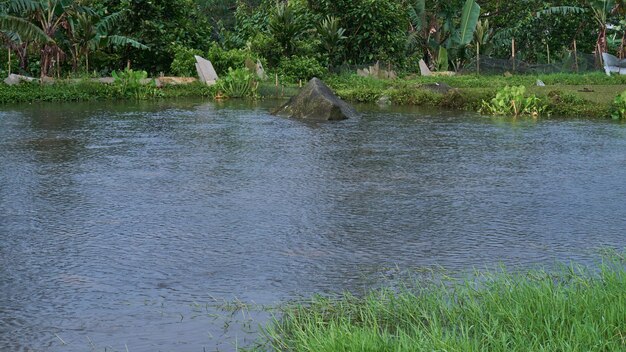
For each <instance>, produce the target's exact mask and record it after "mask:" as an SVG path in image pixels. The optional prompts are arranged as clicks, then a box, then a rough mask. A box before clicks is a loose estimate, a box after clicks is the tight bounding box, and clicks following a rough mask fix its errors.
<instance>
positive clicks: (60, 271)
mask: <svg viewBox="0 0 626 352" xmlns="http://www.w3.org/2000/svg"><path fill="white" fill-rule="evenodd" d="M273 104H274V103H272V102H265V103H259V104H256V105H250V104H242V103H225V104H214V103H208V102H202V101H179V102H167V101H165V102H159V103H141V104H137V103H117V102H115V103H108V104H103V103H97V104H96V103H92V104H83V103H81V104H41V105H21V106H5V107H3V108H2V111H1V112H0V350H2V351H71V352H73V351H89V350H97V351H104V350H105V349H106V350H107V351H116V350H117V351H126V349H128V350H129V351H130V352H137V351H196V352H200V351H213V350H220V351H228V350H234V349H236V347H238V346H242V345H246V344H250V343H251V342H252V341H253V340H254V338H255V336H256V335H255V334H256V331H257V324H259V323H258V322H259V321H261V322H263V321H264V320H265V319H267V316H268V315H269V314H270V313H269V312H267V311H266V310H265V309H252V310H250V311H247V312H246V310H237V309H236V308H237V307H240V306H244V305H250V306H258V305H276V304H279V303H280V302H285V301H286V300H290V299H294V298H298V297H306V296H309V295H311V294H313V293H331V292H340V291H343V290H350V291H353V292H362V291H364V290H366V289H368V288H371V287H376V285H379V284H381V282H384V281H386V280H392V279H393V278H394V277H400V276H403V275H405V274H406V273H419V272H421V271H428V270H431V269H433V268H439V267H442V268H445V269H446V270H451V271H456V272H467V271H469V270H471V269H472V268H493V267H495V266H497V265H499V264H504V265H506V266H508V267H512V268H527V267H533V266H537V265H552V264H554V263H555V262H556V261H559V262H569V261H577V262H580V263H583V264H585V263H591V262H592V261H594V260H596V259H597V258H598V252H599V250H600V249H602V248H605V247H612V248H623V246H624V243H625V238H626V236H625V230H626V217H625V216H624V208H625V206H626V183H625V181H626V153H625V151H626V125H624V124H619V123H614V122H611V121H591V120H556V119H547V120H538V121H533V120H525V119H521V120H519V119H518V120H514V119H504V118H500V119H498V118H485V117H481V116H478V115H476V114H473V113H464V112H450V111H432V110H417V109H408V108H407V109H401V108H387V109H380V108H377V107H371V106H359V107H358V110H360V111H361V112H362V116H360V117H359V118H357V119H352V120H347V121H343V122H338V123H321V124H314V123H303V122H299V121H293V120H289V119H284V118H277V117H274V116H271V115H269V114H268V113H267V111H268V109H269V108H270V106H271V105H273Z"/></svg>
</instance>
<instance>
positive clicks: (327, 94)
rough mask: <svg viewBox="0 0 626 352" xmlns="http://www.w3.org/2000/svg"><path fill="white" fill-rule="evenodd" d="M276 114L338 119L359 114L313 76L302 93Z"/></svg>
mask: <svg viewBox="0 0 626 352" xmlns="http://www.w3.org/2000/svg"><path fill="white" fill-rule="evenodd" d="M274 114H275V115H279V116H287V117H291V118H298V119H308V120H321V121H336V120H345V119H348V118H351V117H355V116H357V112H356V110H354V108H353V107H352V106H350V105H349V104H348V103H346V102H345V101H343V100H341V99H339V98H338V97H337V96H336V95H335V94H334V93H333V91H332V90H330V88H328V86H327V85H326V84H324V82H322V81H320V80H319V79H317V78H313V79H311V80H310V81H309V83H307V85H306V86H304V87H303V88H302V89H301V90H300V93H299V94H298V95H296V96H294V97H292V98H291V99H289V101H288V102H287V103H286V104H285V105H283V106H281V107H280V108H278V109H277V110H276V111H274Z"/></svg>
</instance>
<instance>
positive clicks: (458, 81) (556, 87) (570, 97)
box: [0, 72, 626, 119]
mask: <svg viewBox="0 0 626 352" xmlns="http://www.w3.org/2000/svg"><path fill="white" fill-rule="evenodd" d="M537 80H541V81H542V82H545V86H537V85H536V84H535V82H536V81H537ZM324 81H325V83H327V84H328V85H329V87H331V88H332V89H333V90H334V91H335V93H336V94H337V96H339V97H340V98H342V99H344V100H346V101H348V102H350V103H370V104H378V105H383V106H384V105H397V106H417V107H429V108H444V109H451V110H465V111H474V112H478V111H479V110H480V108H481V106H482V104H483V102H485V101H486V102H488V101H490V100H491V99H493V98H494V97H495V96H496V93H497V92H498V90H500V89H502V88H504V87H506V86H519V85H522V86H524V87H526V88H527V90H528V93H527V94H534V95H536V96H537V98H539V101H540V102H542V103H543V104H545V106H546V111H547V114H544V115H542V116H540V117H544V116H546V115H548V116H556V117H565V118H570V117H571V118H591V119H604V118H606V119H610V118H611V113H612V111H613V110H614V103H613V99H614V98H615V96H616V95H617V94H619V93H621V92H622V91H624V90H626V76H612V77H608V76H606V75H604V73H599V72H598V73H592V74H585V75H577V74H550V75H519V76H511V77H505V76H475V75H460V76H451V77H421V76H419V77H407V78H404V79H396V80H379V79H374V78H368V77H359V76H356V75H331V76H328V77H326V78H325V80H324ZM440 87H441V88H440ZM298 89H299V87H298V85H297V84H279V85H278V86H276V85H275V84H272V83H269V82H260V84H259V86H258V90H257V96H258V99H261V100H265V99H287V98H289V97H291V96H293V95H295V94H297V92H298ZM216 93H217V92H216V90H215V87H214V86H207V85H205V84H202V83H200V82H197V81H196V82H191V83H186V84H169V85H163V86H162V87H154V88H151V89H150V90H149V91H148V92H147V93H146V94H145V95H144V96H142V97H141V98H140V99H137V98H136V97H133V96H130V95H129V94H128V93H126V92H124V94H122V93H120V91H119V89H118V87H116V86H115V85H114V84H110V83H103V82H99V81H98V80H94V79H88V80H75V79H72V80H62V81H55V82H54V83H48V84H39V83H21V84H19V85H13V86H8V85H5V84H0V105H2V104H12V103H13V104H15V103H17V104H19V103H35V102H75V101H102V102H105V101H111V100H134V99H135V100H146V101H151V100H158V99H164V98H165V99H169V98H207V99H211V100H215V96H216Z"/></svg>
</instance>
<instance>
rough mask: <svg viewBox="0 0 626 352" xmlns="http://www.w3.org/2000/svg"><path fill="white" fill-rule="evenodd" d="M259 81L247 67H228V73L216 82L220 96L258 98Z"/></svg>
mask: <svg viewBox="0 0 626 352" xmlns="http://www.w3.org/2000/svg"><path fill="white" fill-rule="evenodd" d="M257 88H258V83H257V82H256V81H255V79H254V74H252V73H251V72H250V71H249V70H248V69H246V68H238V69H236V70H233V69H232V68H229V69H228V74H227V75H225V76H223V77H222V78H220V79H219V80H218V81H217V83H216V89H217V91H218V97H220V98H256V96H257Z"/></svg>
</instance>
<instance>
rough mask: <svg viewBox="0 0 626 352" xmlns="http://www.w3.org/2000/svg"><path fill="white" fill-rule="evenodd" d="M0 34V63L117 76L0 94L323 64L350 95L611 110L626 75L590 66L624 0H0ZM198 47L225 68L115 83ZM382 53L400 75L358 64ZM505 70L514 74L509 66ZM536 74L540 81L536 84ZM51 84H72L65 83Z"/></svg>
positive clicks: (611, 42) (621, 46) (613, 31)
mask: <svg viewBox="0 0 626 352" xmlns="http://www.w3.org/2000/svg"><path fill="white" fill-rule="evenodd" d="M0 37H2V39H3V44H4V48H3V49H0V57H6V59H7V60H6V61H5V63H4V64H0V75H6V74H8V73H9V72H12V73H19V74H22V75H27V76H32V77H42V78H46V81H49V80H50V79H48V78H47V77H55V78H57V79H71V78H75V77H85V76H89V77H103V76H109V75H111V74H112V73H113V72H116V74H117V75H118V80H117V81H118V83H116V84H114V85H115V86H116V87H117V88H113V87H101V88H98V89H91V90H90V89H86V92H84V93H83V92H77V93H73V91H74V88H73V87H74V86H73V84H75V83H68V82H60V83H58V84H55V85H53V86H52V87H42V88H39V89H34V88H32V87H30V86H25V87H23V88H4V87H3V88H2V89H3V90H6V91H7V92H11V93H7V94H8V95H7V96H5V97H1V98H0V101H36V100H56V99H61V97H63V96H65V97H67V98H66V99H70V100H74V99H93V98H97V99H104V98H105V97H110V98H112V97H114V98H132V99H148V98H157V97H161V96H170V95H169V94H171V93H172V92H180V93H181V94H191V92H194V91H195V92H197V93H199V94H201V95H202V96H207V95H208V96H214V95H215V94H217V91H218V90H219V91H220V92H221V95H220V96H230V97H239V96H256V95H257V94H258V95H260V96H261V97H267V96H272V97H282V96H285V95H289V94H291V93H293V92H292V91H293V87H294V86H295V85H298V84H299V83H301V82H303V81H307V80H309V79H310V78H312V77H320V78H322V79H324V80H326V81H327V82H328V83H329V85H330V86H331V87H332V88H334V89H335V90H336V91H337V93H338V95H340V96H341V97H343V98H344V99H347V100H351V101H356V102H375V101H377V100H378V99H380V98H381V97H384V98H385V100H387V98H388V100H389V101H391V102H392V103H394V104H406V105H408V104H413V105H426V106H437V107H446V108H456V109H466V110H472V111H478V110H480V109H481V108H482V111H483V112H485V113H490V114H492V113H496V114H505V113H511V114H513V115H515V114H523V111H524V110H527V111H529V112H530V113H531V114H532V113H533V111H534V113H538V112H544V113H545V114H552V115H556V116H559V115H568V116H583V117H608V116H614V117H616V116H617V117H621V115H622V113H621V112H620V111H621V110H620V104H622V102H621V101H620V100H619V99H620V98H617V99H616V100H615V101H613V100H612V99H613V98H614V97H615V96H616V95H617V93H618V92H621V91H623V90H624V88H626V87H618V86H619V85H623V86H626V77H624V76H619V75H618V76H617V77H606V76H605V75H604V74H603V73H602V72H601V71H600V67H601V57H600V55H599V52H600V51H604V50H606V51H607V52H610V53H613V54H616V55H618V56H619V55H624V54H626V40H624V38H626V1H624V0H610V1H590V0H557V1H550V2H546V1H539V0H528V1H524V2H511V1H509V2H503V1H499V0H453V1H442V0H434V1H425V0H412V1H403V0H370V1H349V0H321V1H306V0H290V1H278V2H276V1H274V0H220V1H218V0H167V1H166V0H133V1H130V0H87V1H82V0H81V1H78V0H50V1H48V0H8V1H6V2H4V3H2V4H0ZM598 48H599V49H598ZM194 55H200V56H203V57H205V58H207V59H209V60H210V61H211V62H212V63H213V66H214V67H215V69H216V71H217V73H218V75H219V76H220V77H223V78H224V80H225V81H224V82H222V83H220V86H218V87H214V88H203V89H198V88H197V87H195V86H194V87H188V88H180V87H177V88H173V87H167V88H163V89H158V88H156V87H155V86H154V85H152V84H148V85H146V86H144V85H134V84H131V83H132V81H133V80H132V79H131V80H130V81H129V80H128V79H127V78H124V79H123V80H125V81H128V82H127V83H129V84H126V83H119V82H121V81H120V77H119V74H118V72H120V70H122V69H124V68H129V69H130V68H132V70H133V72H146V73H147V74H148V76H151V77H156V76H157V75H160V74H163V75H178V76H195V75H196V69H195V60H194ZM257 60H258V61H260V62H261V63H262V64H263V66H264V68H265V71H266V73H267V77H269V81H266V82H256V77H254V81H253V82H252V83H250V81H246V80H241V79H239V80H238V79H235V78H234V76H233V73H232V72H236V75H239V76H241V77H243V75H244V71H241V70H243V69H244V67H245V63H246V62H253V63H256V62H257ZM419 60H424V61H425V63H426V64H427V65H428V66H429V68H430V69H431V70H433V71H438V70H439V71H445V70H450V71H457V73H458V74H457V75H456V76H453V77H448V76H432V77H421V76H417V74H418V72H419V67H418V61H419ZM490 60H491V61H490ZM498 60H499V61H498ZM3 61H4V60H3ZM378 61H380V62H381V67H385V69H389V68H390V69H392V70H393V71H394V72H395V73H396V74H397V76H398V77H400V79H398V80H374V79H371V78H363V77H357V76H356V75H355V72H356V69H357V68H363V67H366V66H370V65H372V64H374V63H375V62H378ZM490 64H492V66H491V67H490V66H489V65H490ZM231 69H232V71H231ZM490 70H491V71H490ZM593 70H596V71H595V72H593ZM504 71H509V72H512V74H511V75H508V74H507V76H509V77H505V76H504V75H502V73H504ZM475 72H480V73H483V74H485V73H488V74H487V75H479V74H477V73H475ZM495 72H497V74H494V73H495ZM538 72H562V73H555V74H539V73H538ZM590 72H591V73H590ZM489 73H491V74H489ZM522 73H525V74H522ZM528 73H533V74H528ZM241 77H239V78H241ZM537 79H541V80H543V81H544V82H545V83H546V87H536V85H535V81H536V80H537ZM276 80H277V81H278V86H277V85H276V82H275V81H276ZM240 81H241V82H244V81H245V82H246V83H245V84H239V83H237V82H240ZM270 81H272V82H270ZM434 83H445V84H448V85H450V86H451V87H452V88H454V89H452V90H450V91H449V92H447V93H445V92H442V91H439V92H436V91H433V89H432V86H429V85H432V84H434ZM270 85H272V86H270ZM507 86H509V87H519V86H523V87H525V89H526V90H527V95H528V96H527V97H525V99H530V100H524V101H521V100H520V101H519V102H520V103H522V104H524V103H528V104H530V105H533V106H531V107H524V108H521V109H520V108H519V107H518V106H517V105H518V100H515V99H514V100H513V101H515V102H516V103H515V104H513V105H514V107H512V109H511V110H510V111H509V112H507V111H506V109H504V107H505V106H508V105H507V104H508V103H506V102H504V103H503V104H500V105H501V106H500V108H497V105H498V104H497V101H498V100H502V99H504V96H503V95H502V93H501V94H500V96H499V98H498V97H497V94H498V91H499V90H503V89H505V87H507ZM580 86H585V87H580ZM587 86H589V87H587ZM613 86H615V87H613ZM53 87H56V88H57V89H59V88H63V89H65V88H66V87H72V88H69V93H65V92H53V90H54V89H55V88H53ZM247 87H249V88H247ZM285 87H289V88H288V89H287V91H285ZM614 88H616V89H617V88H619V89H618V90H615V91H614V90H613V89H614ZM581 90H584V91H582V92H581ZM96 91H98V93H96ZM183 92H184V93H183ZM533 96H534V97H535V98H532V97H533ZM494 99H496V101H494ZM507 99H508V98H507ZM504 100H506V99H504ZM504 100H503V101H504ZM483 101H486V102H487V103H486V104H483V103H482V102H483ZM508 101H509V103H510V101H511V100H510V99H509V100H508ZM501 103H502V102H501ZM509 105H511V104H509ZM489 106H491V107H493V108H494V109H489V108H488V107H489ZM544 106H545V109H543V107H544ZM540 108H541V109H540ZM538 110H542V111H538Z"/></svg>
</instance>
